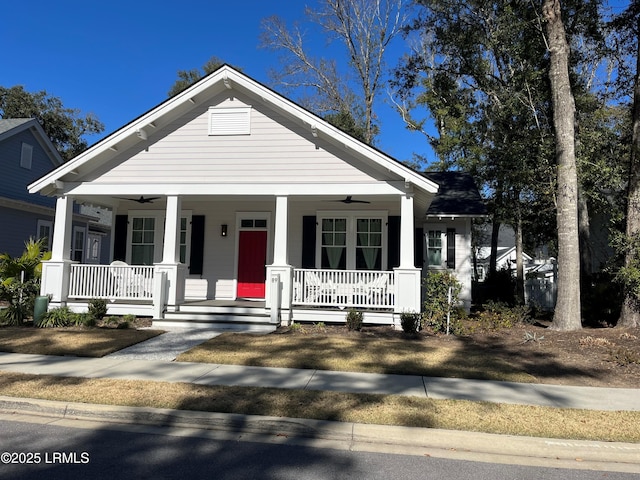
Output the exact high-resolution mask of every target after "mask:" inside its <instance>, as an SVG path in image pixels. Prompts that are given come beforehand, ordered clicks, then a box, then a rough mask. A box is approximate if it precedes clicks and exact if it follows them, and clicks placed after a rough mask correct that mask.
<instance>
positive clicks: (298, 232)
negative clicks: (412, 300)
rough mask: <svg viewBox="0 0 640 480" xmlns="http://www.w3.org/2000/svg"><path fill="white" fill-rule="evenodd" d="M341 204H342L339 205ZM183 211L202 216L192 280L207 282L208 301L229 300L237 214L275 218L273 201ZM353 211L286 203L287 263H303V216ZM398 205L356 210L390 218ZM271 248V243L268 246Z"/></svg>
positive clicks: (191, 206)
mask: <svg viewBox="0 0 640 480" xmlns="http://www.w3.org/2000/svg"><path fill="white" fill-rule="evenodd" d="M338 205H341V204H338ZM182 208H183V209H184V210H190V211H191V212H192V214H193V215H204V216H205V220H204V222H205V235H204V245H205V247H204V263H203V273H202V275H201V276H200V275H196V276H192V277H191V278H194V279H195V278H198V279H199V278H202V279H205V280H206V281H207V298H211V299H219V300H222V299H232V298H235V295H236V290H235V288H236V283H235V278H236V268H237V264H236V244H237V235H238V234H237V231H236V224H235V222H236V214H237V212H268V213H271V219H272V220H273V219H274V218H275V200H270V201H267V202H258V201H250V202H243V201H231V202H228V201H225V202H222V201H212V202H184V203H183V205H182ZM341 208H344V209H345V210H353V208H347V207H342V206H336V204H335V203H324V202H319V203H315V202H308V201H296V200H295V199H290V200H289V212H288V213H289V215H288V231H289V236H288V247H289V263H290V265H292V266H293V267H297V268H300V267H301V266H302V265H301V261H302V217H303V216H305V215H316V214H317V212H318V211H319V210H339V209H341ZM399 208H400V202H399V201H398V202H378V203H375V204H371V205H358V207H357V209H358V210H366V209H373V210H378V211H379V210H388V212H389V215H398V214H399ZM223 224H226V225H228V233H227V236H226V237H222V236H221V235H220V230H221V225H223ZM269 236H270V238H271V239H273V222H272V223H271V224H270V225H269ZM269 245H270V248H271V249H272V248H273V246H272V243H270V244H269ZM272 258H273V256H272V252H271V251H268V252H267V263H271V261H272Z"/></svg>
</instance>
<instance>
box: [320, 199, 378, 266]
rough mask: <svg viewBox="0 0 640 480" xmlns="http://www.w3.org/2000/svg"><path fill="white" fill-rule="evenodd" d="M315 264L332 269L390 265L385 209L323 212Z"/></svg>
mask: <svg viewBox="0 0 640 480" xmlns="http://www.w3.org/2000/svg"><path fill="white" fill-rule="evenodd" d="M317 219H318V225H319V228H318V233H317V235H318V237H317V241H316V245H317V252H316V265H319V266H320V268H323V269H330V270H384V269H385V268H387V251H386V242H387V233H386V228H384V227H383V226H384V225H386V223H387V213H386V212H373V211H372V212H348V213H345V212H335V213H332V212H322V213H319V215H318V216H317Z"/></svg>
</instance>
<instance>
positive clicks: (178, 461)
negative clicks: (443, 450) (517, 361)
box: [0, 419, 637, 480]
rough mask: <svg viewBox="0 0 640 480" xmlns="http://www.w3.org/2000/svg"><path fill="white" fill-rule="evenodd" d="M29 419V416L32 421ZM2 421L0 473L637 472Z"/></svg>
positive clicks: (325, 475) (565, 475)
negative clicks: (491, 461)
mask: <svg viewBox="0 0 640 480" xmlns="http://www.w3.org/2000/svg"><path fill="white" fill-rule="evenodd" d="M30 421H33V420H30ZM66 423H67V424H68V425H74V426H73V427H71V426H59V425H52V424H47V423H44V422H43V420H37V419H36V420H35V423H26V422H18V421H1V422H0V432H2V434H1V437H0V459H1V460H2V463H1V464H0V478H11V479H36V478H38V479H39V478H50V479H54V480H55V479H65V478H70V479H71V478H80V477H84V478H92V479H103V478H104V479H107V478H108V479H115V478H136V479H138V478H158V479H182V478H184V479H190V480H194V479H200V478H207V479H216V480H218V479H296V480H305V479H342V478H349V479H354V480H355V479H363V480H364V479H366V480H371V479H413V478H437V479H439V480H454V479H455V480H460V479H474V480H476V479H485V478H491V479H494V480H501V479H504V480H507V479H510V480H513V479H518V480H526V479H536V480H539V479H545V480H546V479H549V480H555V479H557V480H571V479H576V480H577V479H580V480H596V479H605V478H606V479H607V480H631V479H635V478H637V475H636V474H631V473H613V472H597V471H587V470H567V469H555V468H540V467H525V466H515V465H502V464H490V463H480V462H469V461H460V460H447V459H441V458H432V457H429V456H428V454H426V453H425V454H423V455H415V454H414V455H399V454H388V453H370V452H356V451H349V450H344V449H343V450H338V449H332V448H318V447H311V446H305V445H285V444H277V443H274V442H265V443H258V442H250V441H238V440H233V439H231V436H232V434H231V435H228V436H227V437H228V438H227V439H220V438H221V437H222V436H223V435H221V434H220V432H218V433H217V434H216V433H212V432H208V431H204V430H195V429H185V428H175V427H174V428H159V427H148V426H136V425H106V424H94V423H91V424H89V423H87V422H69V421H67V422H66ZM215 436H217V437H218V438H213V437H215Z"/></svg>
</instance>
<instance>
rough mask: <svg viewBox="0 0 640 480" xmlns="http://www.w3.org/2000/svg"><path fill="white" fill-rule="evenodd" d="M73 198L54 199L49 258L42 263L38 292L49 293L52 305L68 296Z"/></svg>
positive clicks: (61, 303) (64, 300)
mask: <svg viewBox="0 0 640 480" xmlns="http://www.w3.org/2000/svg"><path fill="white" fill-rule="evenodd" d="M72 222H73V199H72V198H70V197H69V196H67V195H64V196H62V197H58V199H57V200H56V215H55V220H54V227H53V239H52V243H51V260H49V261H47V262H43V263H42V278H41V283H40V294H41V295H51V304H52V305H57V306H60V305H64V303H65V302H66V301H67V299H68V296H69V277H70V274H71V263H73V262H72V261H71V231H72V225H73V223H72Z"/></svg>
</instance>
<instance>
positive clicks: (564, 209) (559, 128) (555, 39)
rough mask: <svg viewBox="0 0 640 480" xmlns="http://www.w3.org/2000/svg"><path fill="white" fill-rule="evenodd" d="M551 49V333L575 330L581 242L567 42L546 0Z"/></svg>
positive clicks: (555, 0) (556, 3) (555, 8)
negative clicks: (554, 289)
mask: <svg viewBox="0 0 640 480" xmlns="http://www.w3.org/2000/svg"><path fill="white" fill-rule="evenodd" d="M542 14H543V16H544V19H545V21H546V33H547V41H548V45H549V60H550V65H549V80H550V82H551V98H552V103H553V124H554V127H555V134H556V135H555V137H556V160H557V194H556V202H557V213H556V216H557V219H558V299H557V301H556V309H555V313H554V316H553V322H552V324H551V327H550V328H552V329H555V330H579V329H581V328H582V320H581V316H580V282H579V279H580V244H579V237H578V173H577V167H576V157H575V113H576V107H575V101H574V98H573V93H572V91H571V82H570V80H569V44H568V43H567V37H566V33H565V28H564V23H563V22H562V12H561V8H560V0H544V3H543V5H542Z"/></svg>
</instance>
